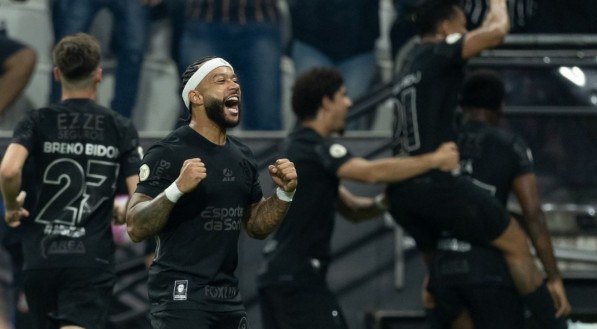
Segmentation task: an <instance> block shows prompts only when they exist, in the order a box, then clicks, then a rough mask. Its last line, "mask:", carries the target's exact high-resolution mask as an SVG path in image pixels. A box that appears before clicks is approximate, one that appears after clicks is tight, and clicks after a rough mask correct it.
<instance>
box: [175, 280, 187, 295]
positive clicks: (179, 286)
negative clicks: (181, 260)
mask: <svg viewBox="0 0 597 329" xmlns="http://www.w3.org/2000/svg"><path fill="white" fill-rule="evenodd" d="M188 288H189V280H176V281H174V292H173V293H172V299H174V300H187V290H188Z"/></svg>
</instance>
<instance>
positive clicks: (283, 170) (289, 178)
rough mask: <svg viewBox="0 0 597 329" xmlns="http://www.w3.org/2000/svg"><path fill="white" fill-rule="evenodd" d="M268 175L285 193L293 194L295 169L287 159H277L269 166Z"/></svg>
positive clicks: (295, 181)
mask: <svg viewBox="0 0 597 329" xmlns="http://www.w3.org/2000/svg"><path fill="white" fill-rule="evenodd" d="M267 169H269V174H270V176H272V180H273V181H274V183H276V185H278V186H279V187H280V188H281V189H283V190H284V191H285V192H294V190H296V185H297V175H296V168H294V163H292V162H290V160H288V159H278V160H276V162H275V163H274V164H273V165H269V167H268V168H267Z"/></svg>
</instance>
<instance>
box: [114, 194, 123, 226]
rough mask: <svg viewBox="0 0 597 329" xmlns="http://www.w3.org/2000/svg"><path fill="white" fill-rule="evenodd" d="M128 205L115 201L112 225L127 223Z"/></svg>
mask: <svg viewBox="0 0 597 329" xmlns="http://www.w3.org/2000/svg"><path fill="white" fill-rule="evenodd" d="M125 214H126V204H123V203H121V202H117V201H116V200H115V201H114V208H113V209H112V224H114V225H122V224H124V223H125V222H126V216H125Z"/></svg>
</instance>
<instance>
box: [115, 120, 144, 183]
mask: <svg viewBox="0 0 597 329" xmlns="http://www.w3.org/2000/svg"><path fill="white" fill-rule="evenodd" d="M124 127H125V131H124V135H123V139H122V142H121V157H120V168H121V172H122V175H123V176H124V177H130V176H133V175H135V174H137V172H138V170H139V166H140V164H141V157H142V156H143V155H142V154H143V150H142V148H141V145H139V134H138V133H137V129H136V128H135V126H134V125H133V124H132V123H131V122H130V121H129V120H127V122H126V123H125V125H124Z"/></svg>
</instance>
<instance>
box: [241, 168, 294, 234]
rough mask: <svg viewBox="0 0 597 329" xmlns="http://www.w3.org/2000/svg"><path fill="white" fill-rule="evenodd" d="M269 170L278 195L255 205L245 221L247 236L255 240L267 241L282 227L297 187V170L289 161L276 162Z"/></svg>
mask: <svg viewBox="0 0 597 329" xmlns="http://www.w3.org/2000/svg"><path fill="white" fill-rule="evenodd" d="M268 169H269V173H270V176H271V177H272V180H273V181H274V183H276V185H277V186H278V187H277V188H276V194H275V195H273V196H271V197H269V198H267V199H265V200H261V201H260V202H257V203H255V204H253V205H252V206H251V212H250V214H249V216H248V217H247V218H245V220H244V221H243V224H244V227H245V230H246V231H247V234H249V236H250V237H252V238H255V239H265V238H266V237H267V236H268V235H269V234H270V233H272V232H273V231H274V230H275V229H276V228H277V227H278V225H280V223H281V222H282V219H283V218H284V215H286V211H287V210H288V207H290V201H291V200H292V195H294V191H295V190H296V185H297V175H296V169H295V168H294V164H293V163H292V162H290V161H288V159H279V160H276V162H275V164H273V165H270V166H269V168H268Z"/></svg>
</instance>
